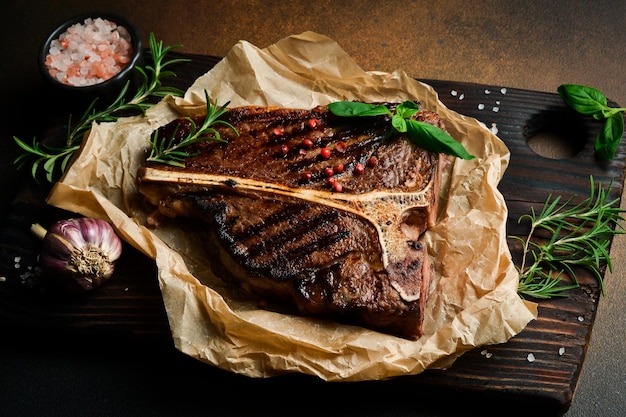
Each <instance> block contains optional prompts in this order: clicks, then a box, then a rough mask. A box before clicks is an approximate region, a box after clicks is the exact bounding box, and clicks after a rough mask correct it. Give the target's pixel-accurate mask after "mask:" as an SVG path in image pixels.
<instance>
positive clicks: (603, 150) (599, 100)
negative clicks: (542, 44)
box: [557, 84, 626, 160]
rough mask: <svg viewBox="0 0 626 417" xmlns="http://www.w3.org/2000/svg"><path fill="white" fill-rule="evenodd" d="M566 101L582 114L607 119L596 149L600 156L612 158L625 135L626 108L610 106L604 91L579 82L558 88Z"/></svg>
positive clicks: (597, 140) (597, 137)
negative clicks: (625, 114)
mask: <svg viewBox="0 0 626 417" xmlns="http://www.w3.org/2000/svg"><path fill="white" fill-rule="evenodd" d="M557 91H558V92H559V95H560V96H561V98H562V99H563V101H565V103H566V104H567V105H568V106H570V107H571V108H572V109H574V110H575V111H576V112H578V113H580V114H584V115H587V116H592V117H593V118H594V119H596V120H605V124H604V127H603V129H602V130H601V131H600V132H599V133H598V135H597V136H596V143H595V151H596V155H597V156H598V157H599V158H602V159H606V160H612V159H613V158H614V157H615V153H616V152H617V148H618V146H619V144H620V142H621V141H622V137H623V135H624V117H623V115H622V113H624V112H626V108H616V107H609V106H608V104H607V103H608V101H607V98H606V96H605V95H604V93H602V92H601V91H599V90H597V89H595V88H592V87H587V86H583V85H577V84H563V85H560V86H559V87H558V88H557Z"/></svg>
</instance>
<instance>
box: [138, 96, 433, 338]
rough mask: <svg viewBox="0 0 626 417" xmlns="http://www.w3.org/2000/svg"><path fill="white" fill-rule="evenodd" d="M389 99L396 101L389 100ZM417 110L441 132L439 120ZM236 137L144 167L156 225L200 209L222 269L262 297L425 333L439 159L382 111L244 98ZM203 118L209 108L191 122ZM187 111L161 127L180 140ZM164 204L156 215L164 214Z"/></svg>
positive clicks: (197, 220) (197, 215) (143, 188)
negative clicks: (181, 160) (339, 110)
mask: <svg viewBox="0 0 626 417" xmlns="http://www.w3.org/2000/svg"><path fill="white" fill-rule="evenodd" d="M388 106H390V107H393V106H394V105H393V104H388ZM414 117H415V118H416V119H417V120H420V121H424V122H427V123H431V124H434V125H436V126H438V127H440V128H442V129H444V126H443V123H442V121H441V120H440V119H439V117H438V116H437V115H436V114H434V113H432V112H429V111H424V110H422V111H420V112H418V113H417V114H416V116H414ZM222 118H223V119H224V120H226V121H228V122H230V123H231V124H232V125H233V126H235V128H236V129H237V131H238V133H239V135H235V134H234V133H233V132H232V131H231V130H229V129H228V128H221V127H220V128H218V129H219V130H220V133H221V135H222V137H223V138H225V139H227V140H228V142H227V143H220V142H201V143H197V144H195V145H192V146H191V147H190V148H189V149H188V151H189V153H191V154H193V156H190V157H188V158H187V159H186V160H185V167H183V168H181V167H174V166H169V165H166V164H155V163H147V164H145V165H144V166H143V167H142V168H141V169H140V171H139V173H138V190H139V192H140V193H141V194H142V195H143V196H144V197H145V199H146V200H147V201H148V202H149V203H150V204H152V205H153V206H154V207H155V208H156V209H157V210H155V215H151V216H150V218H149V222H150V223H152V224H153V225H158V224H159V223H160V222H161V221H163V219H164V218H173V217H185V218H188V219H191V220H192V221H193V222H194V224H195V227H196V229H199V228H201V229H202V230H203V231H204V232H206V233H207V239H208V241H207V247H208V248H209V249H208V252H207V254H215V251H216V248H218V250H219V256H214V255H210V256H213V258H212V259H211V262H212V265H213V266H214V268H215V271H216V272H217V273H218V275H221V276H223V277H228V278H230V279H232V280H233V281H232V282H235V283H237V284H238V285H239V286H240V287H241V288H243V289H244V290H245V291H247V292H249V293H250V294H252V295H254V296H255V297H258V298H259V299H260V300H264V301H273V302H279V303H282V304H288V305H292V306H295V307H297V310H298V312H299V313H300V314H303V315H313V316H318V317H326V318H331V319H333V320H337V321H341V322H345V323H351V324H357V325H361V326H363V327H367V328H370V329H374V330H378V331H382V332H386V333H390V334H394V335H398V336H401V337H405V338H409V339H416V338H418V337H419V336H420V335H421V328H422V321H423V312H424V306H425V303H426V300H427V297H428V288H429V282H430V279H431V276H432V273H433V272H432V267H431V264H430V262H429V258H428V254H427V251H426V247H425V245H424V244H423V243H422V242H420V241H419V237H420V236H421V235H422V233H423V232H424V231H425V230H426V229H427V228H428V227H429V226H430V225H432V224H433V223H434V221H435V217H436V212H437V198H438V187H439V180H440V170H441V164H442V161H441V158H442V157H441V156H440V155H439V154H436V153H432V152H429V151H426V150H424V149H422V148H420V147H418V146H416V145H415V144H413V143H412V142H410V141H409V140H406V139H405V138H403V137H402V135H401V134H399V133H397V132H396V131H395V130H392V129H390V118H389V117H387V116H376V117H359V118H340V117H336V116H334V115H333V114H332V113H330V112H329V111H328V109H327V107H325V106H320V107H316V108H314V109H311V110H297V109H282V108H260V107H241V108H233V109H230V111H229V112H228V113H227V114H226V115H224V116H222ZM194 123H195V124H196V125H198V126H199V125H200V124H201V123H202V118H196V119H194ZM191 126H192V124H191V122H190V121H189V120H188V119H179V120H176V121H173V122H172V123H170V124H168V125H166V126H164V127H162V128H160V129H159V130H158V131H157V133H158V135H159V137H174V138H175V141H176V140H181V138H183V137H184V136H185V135H186V134H188V133H189V130H190V128H191ZM157 213H158V214H157Z"/></svg>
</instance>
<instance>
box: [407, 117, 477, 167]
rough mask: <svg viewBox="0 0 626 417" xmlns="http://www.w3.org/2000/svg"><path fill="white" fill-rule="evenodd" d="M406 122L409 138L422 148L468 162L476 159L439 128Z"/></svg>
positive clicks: (411, 121) (414, 121) (426, 124)
mask: <svg viewBox="0 0 626 417" xmlns="http://www.w3.org/2000/svg"><path fill="white" fill-rule="evenodd" d="M406 122H407V133H408V134H409V138H411V139H412V140H413V141H414V142H416V144H418V145H419V146H421V147H422V148H424V149H426V150H429V151H432V152H440V153H445V154H447V155H453V156H457V157H459V158H462V159H467V160H471V159H474V158H475V156H474V155H471V154H470V153H469V152H467V150H466V149H465V148H464V147H463V145H461V143H459V142H457V141H456V140H455V139H454V138H453V137H452V136H450V135H448V134H447V133H446V132H444V131H443V130H441V129H439V128H438V127H436V126H433V125H431V124H428V123H423V122H418V121H417V120H412V119H409V120H407V121H406Z"/></svg>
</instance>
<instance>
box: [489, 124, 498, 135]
mask: <svg viewBox="0 0 626 417" xmlns="http://www.w3.org/2000/svg"><path fill="white" fill-rule="evenodd" d="M489 130H491V133H493V134H494V135H497V134H498V126H497V125H496V124H495V123H492V124H491V128H490V129H489Z"/></svg>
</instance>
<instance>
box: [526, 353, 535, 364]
mask: <svg viewBox="0 0 626 417" xmlns="http://www.w3.org/2000/svg"><path fill="white" fill-rule="evenodd" d="M526 359H527V360H528V362H534V361H535V355H533V354H532V353H529V354H528V356H527V357H526Z"/></svg>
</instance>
